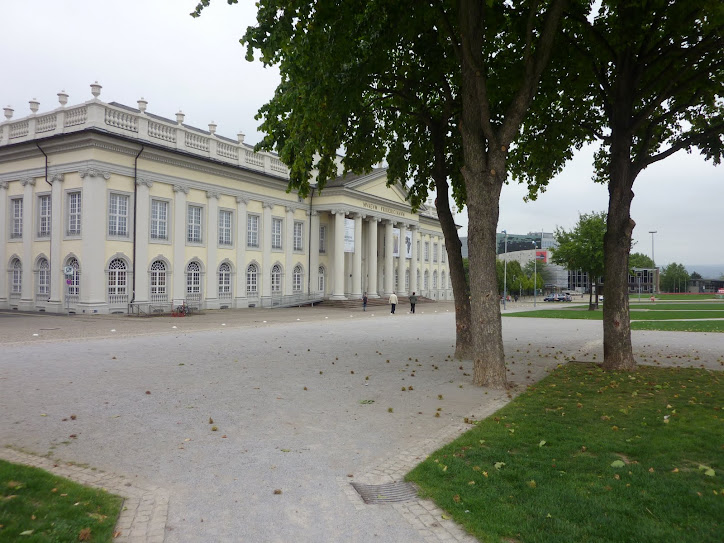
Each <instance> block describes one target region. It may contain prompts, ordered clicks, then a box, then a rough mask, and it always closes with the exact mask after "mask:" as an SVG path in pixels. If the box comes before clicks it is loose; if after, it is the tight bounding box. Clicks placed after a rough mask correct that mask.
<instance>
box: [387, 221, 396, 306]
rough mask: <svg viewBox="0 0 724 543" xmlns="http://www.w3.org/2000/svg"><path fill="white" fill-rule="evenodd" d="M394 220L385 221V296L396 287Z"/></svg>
mask: <svg viewBox="0 0 724 543" xmlns="http://www.w3.org/2000/svg"><path fill="white" fill-rule="evenodd" d="M393 250H394V240H393V235H392V221H391V220H387V221H385V297H388V296H389V295H390V294H392V292H393V291H394V289H395V259H394V256H393V255H394V251H393Z"/></svg>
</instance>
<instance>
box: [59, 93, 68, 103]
mask: <svg viewBox="0 0 724 543" xmlns="http://www.w3.org/2000/svg"><path fill="white" fill-rule="evenodd" d="M58 102H60V107H65V104H67V103H68V93H67V92H65V90H62V91H60V92H59V93H58Z"/></svg>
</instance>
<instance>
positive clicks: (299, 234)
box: [294, 221, 304, 251]
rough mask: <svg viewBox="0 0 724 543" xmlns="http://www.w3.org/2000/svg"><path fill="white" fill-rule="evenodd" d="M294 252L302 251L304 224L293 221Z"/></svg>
mask: <svg viewBox="0 0 724 543" xmlns="http://www.w3.org/2000/svg"><path fill="white" fill-rule="evenodd" d="M294 250H295V251H303V250H304V223H303V222H301V221H294Z"/></svg>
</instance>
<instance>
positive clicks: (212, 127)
mask: <svg viewBox="0 0 724 543" xmlns="http://www.w3.org/2000/svg"><path fill="white" fill-rule="evenodd" d="M209 132H210V133H211V134H212V135H213V134H216V123H215V122H214V121H211V122H210V123H209Z"/></svg>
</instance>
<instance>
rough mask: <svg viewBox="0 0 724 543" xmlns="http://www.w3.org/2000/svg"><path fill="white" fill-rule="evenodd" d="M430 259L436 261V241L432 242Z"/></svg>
mask: <svg viewBox="0 0 724 543" xmlns="http://www.w3.org/2000/svg"><path fill="white" fill-rule="evenodd" d="M432 261H433V262H437V243H433V244H432Z"/></svg>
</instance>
